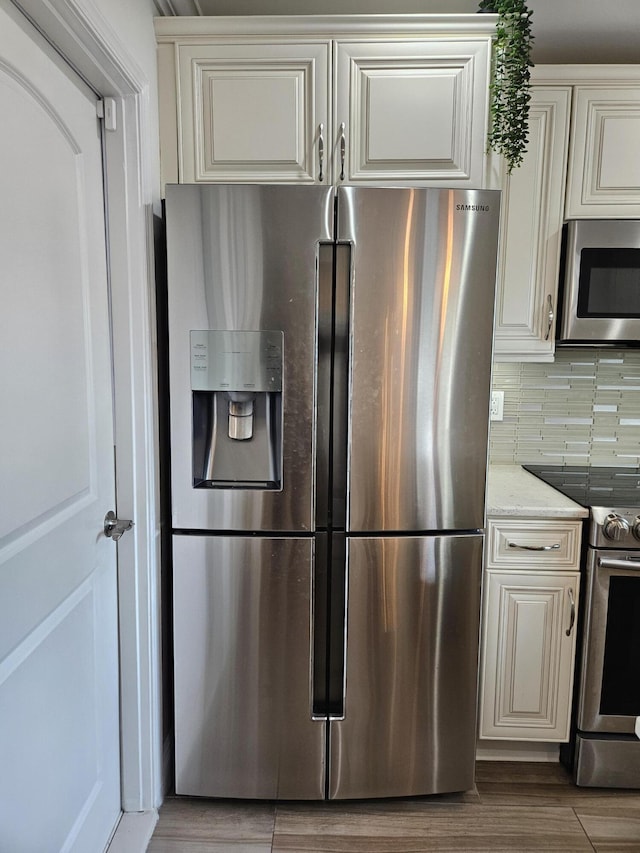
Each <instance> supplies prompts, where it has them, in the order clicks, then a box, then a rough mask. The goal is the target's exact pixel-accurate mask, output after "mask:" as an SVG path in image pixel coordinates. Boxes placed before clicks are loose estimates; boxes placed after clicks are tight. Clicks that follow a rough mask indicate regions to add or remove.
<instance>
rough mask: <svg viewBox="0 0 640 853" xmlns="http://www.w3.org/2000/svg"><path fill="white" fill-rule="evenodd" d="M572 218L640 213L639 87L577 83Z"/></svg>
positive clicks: (570, 190)
mask: <svg viewBox="0 0 640 853" xmlns="http://www.w3.org/2000/svg"><path fill="white" fill-rule="evenodd" d="M573 126H574V131H573V133H572V146H571V153H570V166H569V180H568V193H567V218H568V219H570V218H587V217H616V218H621V219H629V218H632V217H637V216H640V160H639V158H638V150H639V149H640V87H637V86H636V87H633V86H632V87H621V86H618V87H616V88H603V87H600V86H598V87H595V86H593V87H590V86H584V87H583V86H578V87H576V90H575V105H574V110H573Z"/></svg>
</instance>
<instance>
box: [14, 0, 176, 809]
mask: <svg viewBox="0 0 640 853" xmlns="http://www.w3.org/2000/svg"><path fill="white" fill-rule="evenodd" d="M14 2H15V3H16V5H17V6H18V7H19V8H21V9H22V11H23V12H24V13H25V14H26V15H27V16H28V17H29V19H30V20H31V21H32V22H33V23H34V24H35V25H36V26H37V27H38V28H39V29H40V31H41V32H42V33H43V35H44V36H45V37H46V38H47V39H48V40H49V41H50V42H51V44H52V45H53V46H54V47H55V48H56V49H57V50H58V51H59V52H60V53H61V54H62V55H63V56H64V57H65V59H66V60H67V61H68V62H69V63H70V64H71V65H72V66H74V67H75V68H76V69H77V70H78V71H79V73H80V74H81V75H82V76H83V77H84V78H85V79H86V81H87V82H88V83H89V84H90V85H91V86H92V87H93V88H94V89H95V90H96V91H97V92H99V94H100V96H101V97H113V98H115V99H116V106H117V128H116V130H115V131H114V132H108V133H106V134H105V137H106V187H105V192H106V195H107V203H108V246H109V265H110V281H111V299H112V311H113V358H114V377H115V411H116V415H115V440H116V448H117V458H116V487H117V500H118V507H117V509H118V514H119V515H120V517H124V518H132V519H134V520H135V527H134V528H133V531H132V532H131V533H127V534H126V536H124V537H123V538H122V539H121V540H120V542H119V544H118V546H117V547H118V597H119V623H120V682H121V753H122V756H121V760H122V808H123V810H124V811H125V812H140V811H149V810H153V809H156V808H157V807H158V806H159V805H160V803H161V800H162V715H161V691H160V671H161V670H160V642H159V633H160V615H159V567H160V544H159V543H160V540H159V489H158V466H157V458H158V457H157V448H158V434H157V423H158V417H157V390H156V389H157V386H156V362H155V340H156V334H155V303H154V299H153V296H152V294H153V288H154V263H153V251H154V247H153V213H154V211H153V192H154V188H155V187H156V182H157V180H158V178H157V176H156V175H155V174H154V173H153V170H154V164H155V163H156V162H157V160H156V158H154V157H153V156H152V151H153V148H152V146H154V145H156V139H157V134H156V133H155V132H154V129H153V127H152V124H151V120H150V110H149V105H150V102H149V98H150V81H149V80H148V79H147V78H146V76H145V74H144V73H143V71H142V70H141V68H140V67H139V65H138V64H137V62H136V61H135V59H133V57H132V56H131V55H130V54H129V53H128V51H127V50H126V49H125V48H124V46H123V44H122V43H121V42H120V41H119V39H118V38H117V36H116V34H115V32H114V31H113V30H112V29H111V27H110V26H109V24H108V23H107V22H106V21H105V20H104V18H103V17H102V16H101V15H100V13H99V12H98V10H97V9H96V7H95V6H93V5H89V4H87V7H85V5H84V4H83V3H82V0H14ZM150 26H151V21H150ZM152 91H153V92H154V96H155V90H152ZM156 147H157V146H156ZM157 212H159V210H158V211H157ZM107 509H109V507H105V511H106V510H107Z"/></svg>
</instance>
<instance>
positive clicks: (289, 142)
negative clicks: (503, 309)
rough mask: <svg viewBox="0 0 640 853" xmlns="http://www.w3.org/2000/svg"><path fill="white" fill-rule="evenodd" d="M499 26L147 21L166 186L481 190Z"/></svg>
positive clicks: (363, 20) (412, 19) (359, 20)
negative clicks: (151, 26) (153, 45)
mask: <svg viewBox="0 0 640 853" xmlns="http://www.w3.org/2000/svg"><path fill="white" fill-rule="evenodd" d="M495 22H496V16H495V15H409V16H403V15H371V16H369V15H345V16H315V15H314V16H309V17H305V16H294V17H287V16H278V17H274V16H272V17H248V18H243V17H241V16H239V17H238V18H224V17H221V18H159V19H156V36H157V40H158V57H159V89H160V133H161V163H162V179H163V184H164V183H168V182H171V183H174V182H184V183H193V182H200V181H219V182H243V183H244V182H265V183H274V182H287V183H321V182H328V183H330V182H333V183H339V182H341V181H344V182H346V183H351V184H354V183H367V182H371V183H377V184H384V183H393V184H414V185H416V184H422V185H434V186H459V187H461V188H465V187H466V188H474V187H475V188H481V187H483V186H484V185H485V160H486V158H485V147H486V132H487V121H488V97H489V80H490V64H491V41H492V36H493V33H494V32H495Z"/></svg>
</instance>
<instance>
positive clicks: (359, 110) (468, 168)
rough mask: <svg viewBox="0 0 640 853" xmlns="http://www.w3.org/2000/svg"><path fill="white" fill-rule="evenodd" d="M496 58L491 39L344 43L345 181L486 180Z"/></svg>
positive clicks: (339, 94) (472, 183)
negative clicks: (491, 76)
mask: <svg viewBox="0 0 640 853" xmlns="http://www.w3.org/2000/svg"><path fill="white" fill-rule="evenodd" d="M488 59H489V43H488V41H487V40H486V39H460V40H457V41H439V40H438V41H436V40H433V41H429V40H407V41H404V42H340V41H339V42H337V45H336V59H335V64H336V71H335V104H336V106H335V112H334V127H335V128H336V130H337V129H338V128H339V127H340V125H341V123H343V122H344V124H345V134H346V152H345V153H346V159H345V180H346V181H348V182H350V183H357V182H364V181H378V182H379V181H394V182H396V183H397V182H403V181H406V182H412V183H415V182H416V181H423V182H429V183H430V184H434V185H437V184H440V185H452V184H455V185H460V186H467V187H481V186H482V185H483V171H484V170H483V166H484V151H485V134H486V123H487V92H488ZM336 154H337V156H338V157H339V152H338V151H336Z"/></svg>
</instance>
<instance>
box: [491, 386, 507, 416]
mask: <svg viewBox="0 0 640 853" xmlns="http://www.w3.org/2000/svg"><path fill="white" fill-rule="evenodd" d="M503 418H504V391H492V392H491V420H492V421H501V420H503Z"/></svg>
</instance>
